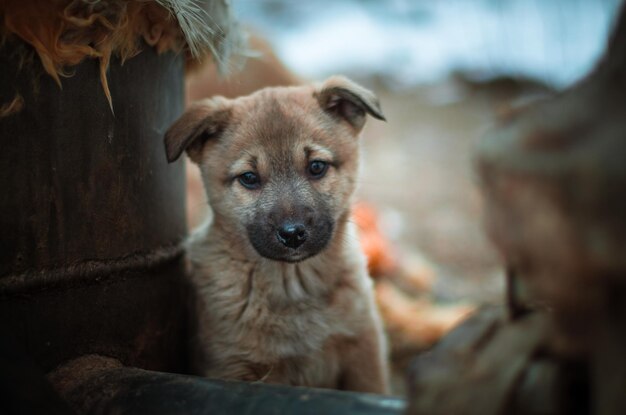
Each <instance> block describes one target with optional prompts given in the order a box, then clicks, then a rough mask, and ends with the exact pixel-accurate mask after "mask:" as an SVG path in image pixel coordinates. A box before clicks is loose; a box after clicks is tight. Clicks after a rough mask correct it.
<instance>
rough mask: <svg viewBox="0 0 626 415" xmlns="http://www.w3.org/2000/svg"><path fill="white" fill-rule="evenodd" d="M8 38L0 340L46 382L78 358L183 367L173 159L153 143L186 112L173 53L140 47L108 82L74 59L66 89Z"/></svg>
mask: <svg viewBox="0 0 626 415" xmlns="http://www.w3.org/2000/svg"><path fill="white" fill-rule="evenodd" d="M24 47H25V46H24V45H23V44H20V43H19V42H5V43H4V45H3V47H2V49H0V92H1V95H2V96H4V97H12V96H16V94H19V95H20V96H21V97H22V98H23V101H24V106H23V109H22V111H19V112H16V113H13V114H10V115H7V116H5V117H2V118H0V140H2V142H3V151H2V152H0V171H2V175H1V176H0V189H2V196H0V229H1V232H0V327H1V329H0V330H1V333H0V342H1V341H3V340H2V339H7V338H9V337H10V338H11V341H13V342H15V344H17V348H18V349H20V350H21V351H22V352H24V353H25V354H26V355H27V356H28V358H29V359H32V361H33V362H34V364H35V365H36V366H37V367H39V368H40V370H42V371H43V372H44V373H45V372H48V371H50V370H52V369H54V368H55V367H57V366H58V365H59V364H61V363H63V362H65V361H67V360H69V359H73V358H75V357H78V356H80V355H84V354H94V353H96V354H102V355H106V356H111V357H113V358H116V359H119V360H120V361H121V362H122V363H124V364H126V365H134V366H138V367H143V368H148V369H156V370H172V371H183V370H185V366H186V364H185V344H184V342H185V338H186V335H185V330H186V327H185V325H186V323H185V321H186V311H185V307H184V302H185V300H184V295H185V287H184V284H183V281H182V280H183V279H182V276H183V268H184V267H183V262H182V249H181V247H180V243H181V241H182V240H183V239H184V237H185V235H186V222H185V206H184V202H183V201H184V197H185V193H184V192H185V177H184V166H183V164H182V163H176V164H168V163H167V162H166V160H165V155H164V152H163V147H162V134H163V132H164V131H165V129H166V127H167V126H168V125H169V124H170V123H171V122H172V121H173V120H174V119H175V117H176V116H178V115H179V114H180V112H182V108H183V71H184V69H183V66H184V63H183V57H182V56H180V55H176V54H174V53H164V54H161V55H158V54H157V53H156V51H154V50H153V49H152V48H149V47H146V48H144V50H143V51H142V52H141V53H139V54H138V55H137V56H135V57H134V58H132V59H129V60H128V61H126V62H125V63H124V64H123V65H122V64H121V62H120V61H119V60H118V59H115V58H114V59H113V60H112V62H111V65H110V68H109V73H108V79H109V86H110V89H111V94H112V95H113V97H114V99H115V102H116V111H115V115H113V114H111V111H110V109H109V105H108V103H107V100H106V98H105V97H104V96H103V95H102V93H101V91H100V85H99V83H98V80H99V76H100V73H99V66H98V63H97V62H96V61H89V60H87V61H84V62H82V63H80V64H79V65H77V66H75V67H73V68H72V71H73V76H72V77H70V78H66V79H63V80H62V90H59V88H58V86H57V85H56V84H55V82H54V81H53V80H52V79H51V78H50V77H48V76H45V73H44V71H43V68H42V67H41V65H40V64H39V62H38V61H37V60H33V61H32V62H30V63H28V64H24V65H21V63H20V61H19V60H18V59H16V53H15V52H16V51H17V50H21V49H22V48H24Z"/></svg>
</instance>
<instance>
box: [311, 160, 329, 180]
mask: <svg viewBox="0 0 626 415" xmlns="http://www.w3.org/2000/svg"><path fill="white" fill-rule="evenodd" d="M327 170H328V163H326V162H325V161H321V160H313V161H312V162H310V163H309V167H308V169H307V172H308V173H309V176H310V177H311V178H313V179H321V178H322V177H324V175H325V174H326V171H327Z"/></svg>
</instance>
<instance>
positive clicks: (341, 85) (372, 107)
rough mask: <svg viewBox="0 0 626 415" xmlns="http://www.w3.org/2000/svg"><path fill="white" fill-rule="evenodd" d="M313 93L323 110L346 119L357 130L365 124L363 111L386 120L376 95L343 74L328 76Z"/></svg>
mask: <svg viewBox="0 0 626 415" xmlns="http://www.w3.org/2000/svg"><path fill="white" fill-rule="evenodd" d="M315 95H316V97H317V100H318V102H319V103H320V106H321V107H322V109H323V110H324V111H327V112H329V113H331V114H333V115H335V116H337V117H340V118H342V119H344V120H346V121H347V122H348V123H350V125H352V126H353V127H354V128H356V129H357V130H360V129H361V128H363V125H364V124H365V113H368V114H370V115H371V116H372V117H374V118H377V119H379V120H383V121H386V120H385V116H384V115H383V112H382V110H381V109H380V103H379V102H378V98H377V97H376V95H374V93H373V92H371V91H369V90H368V89H365V88H363V87H362V86H361V85H359V84H357V83H355V82H352V81H351V80H349V79H348V78H345V77H343V76H333V77H331V78H328V79H327V80H326V81H324V83H322V85H321V86H320V87H319V88H318V90H317V91H316V93H315Z"/></svg>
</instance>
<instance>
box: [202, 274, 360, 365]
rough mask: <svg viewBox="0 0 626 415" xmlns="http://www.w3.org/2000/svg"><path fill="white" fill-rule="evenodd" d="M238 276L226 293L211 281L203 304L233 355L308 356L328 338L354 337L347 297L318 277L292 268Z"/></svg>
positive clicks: (265, 357) (263, 357) (320, 348)
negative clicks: (207, 303)
mask: <svg viewBox="0 0 626 415" xmlns="http://www.w3.org/2000/svg"><path fill="white" fill-rule="evenodd" d="M243 272H244V274H243V275H245V276H246V278H245V279H244V281H240V282H239V284H234V285H233V286H230V288H227V289H225V288H226V287H225V286H222V284H220V283H218V282H217V281H216V284H214V285H213V289H212V290H210V295H209V298H206V299H205V300H207V301H208V302H209V303H210V304H212V306H211V308H212V309H213V310H212V313H211V314H212V317H211V323H212V324H211V325H212V326H214V328H215V329H216V330H217V331H218V332H221V335H222V336H223V339H224V340H225V341H228V342H232V345H233V349H232V350H233V351H234V352H241V353H244V354H247V355H252V356H255V357H256V358H257V359H259V360H263V359H267V360H272V359H282V358H289V357H293V356H302V355H310V354H312V353H316V352H318V351H321V350H323V349H324V348H326V347H327V343H328V342H329V340H330V339H332V338H336V337H337V336H350V335H353V334H354V331H355V330H354V327H351V324H350V321H351V319H350V314H352V313H351V311H352V310H351V309H352V307H351V304H350V301H351V299H350V295H347V294H348V293H347V292H346V289H345V288H343V289H336V288H335V287H333V286H331V287H329V286H327V285H325V284H324V279H323V277H324V276H323V275H319V273H318V272H316V271H314V270H311V269H307V268H306V267H298V266H295V265H288V266H284V267H280V268H279V269H278V270H272V269H270V270H268V269H264V268H262V267H258V268H257V269H254V268H253V267H251V268H250V269H246V270H243ZM240 275H241V274H240ZM222 277H224V276H223V275H222V276H220V277H219V278H217V280H221V278H222Z"/></svg>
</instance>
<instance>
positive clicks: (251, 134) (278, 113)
mask: <svg viewBox="0 0 626 415" xmlns="http://www.w3.org/2000/svg"><path fill="white" fill-rule="evenodd" d="M234 118H235V119H236V120H238V122H239V128H238V130H239V133H241V134H243V135H246V136H247V137H245V139H246V140H248V141H253V142H256V143H258V144H260V145H262V146H273V147H275V146H277V145H279V146H281V147H283V146H284V147H290V146H293V145H294V144H295V143H297V142H302V140H305V139H306V138H307V136H308V137H311V138H316V139H322V140H323V139H324V138H325V137H326V136H327V135H328V134H329V133H330V131H329V128H328V126H327V125H326V123H325V122H324V118H323V114H322V111H321V109H320V108H319V105H318V104H317V102H316V100H315V98H314V97H313V92H312V89H311V88H307V87H292V88H270V89H265V90H262V91H259V92H257V93H255V94H253V95H250V96H248V97H244V98H241V99H239V100H237V101H236V105H235V107H234ZM242 138H243V137H242Z"/></svg>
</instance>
